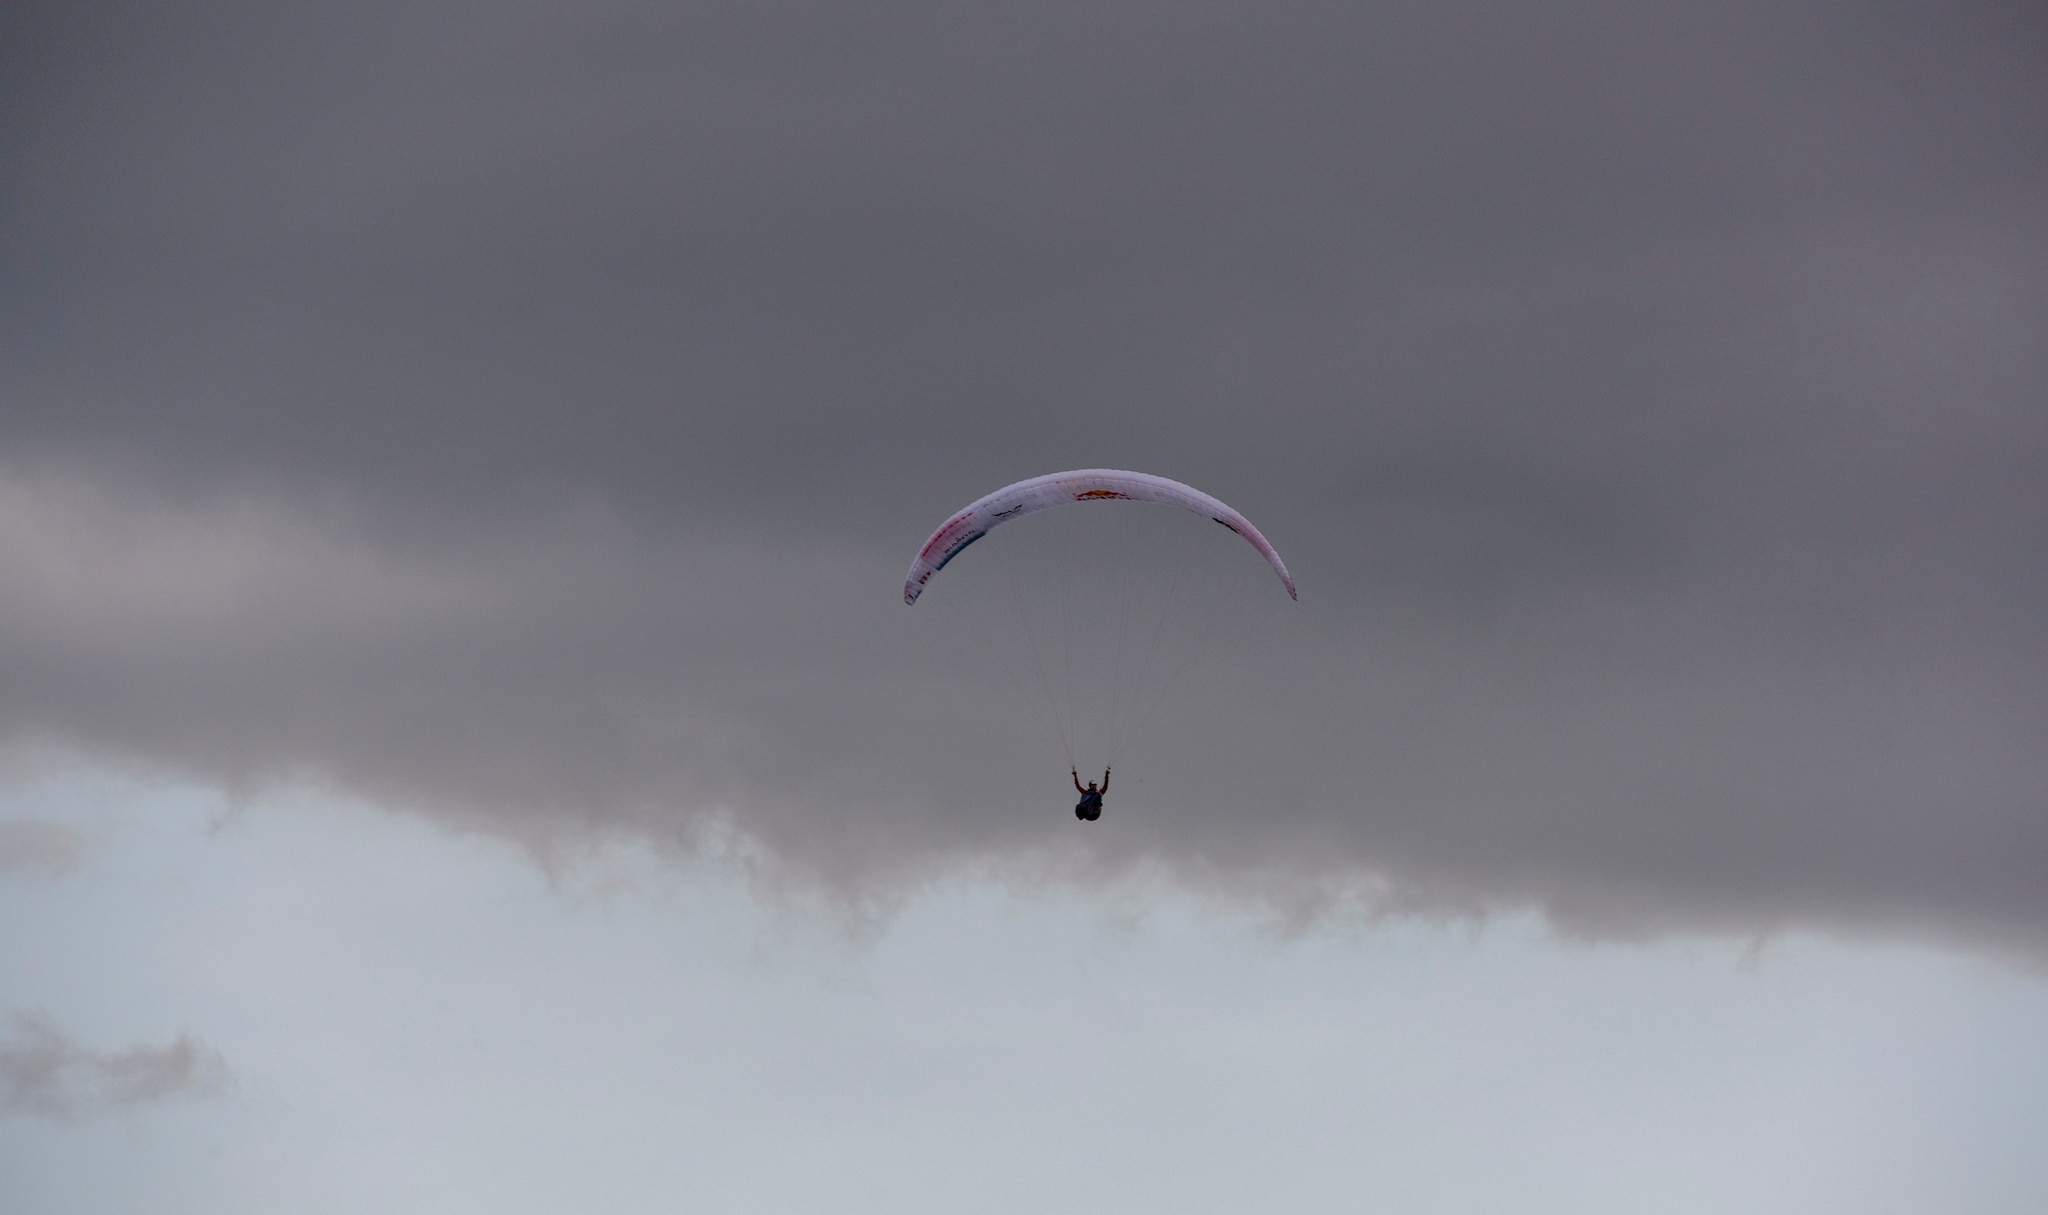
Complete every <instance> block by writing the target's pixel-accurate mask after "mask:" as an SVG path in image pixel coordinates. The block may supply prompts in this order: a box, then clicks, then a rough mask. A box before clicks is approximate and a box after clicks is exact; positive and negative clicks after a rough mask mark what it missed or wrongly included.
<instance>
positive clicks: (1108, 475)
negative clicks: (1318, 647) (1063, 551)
mask: <svg viewBox="0 0 2048 1215" xmlns="http://www.w3.org/2000/svg"><path fill="white" fill-rule="evenodd" d="M1084 502H1156V503H1159V504H1161V505H1164V506H1178V507H1180V508H1181V509H1183V510H1190V511H1193V512H1194V513H1196V514H1198V515H1207V516H1208V517H1209V518H1211V519H1214V520H1215V521H1216V522H1218V523H1221V524H1222V525H1223V526H1225V527H1227V528H1229V529H1230V530H1231V531H1234V532H1236V533H1237V534H1238V535H1240V536H1243V537H1244V538H1245V540H1246V541H1247V542H1249V543H1250V544H1251V546H1252V547H1253V548H1255V549H1257V550H1259V555H1260V556H1262V557H1264V558H1265V559H1266V563H1267V564H1268V565H1271V566H1272V567H1273V572H1274V573H1275V574H1278V575H1279V576H1280V583H1281V585H1282V586H1285V587H1286V588H1287V596H1288V598H1290V599H1293V598H1298V596H1297V595H1296V594H1295V592H1294V578H1293V576H1292V575H1290V574H1289V573H1288V572H1287V565H1286V563H1285V562H1283V561H1281V560H1280V554H1279V553H1277V552H1275V551H1274V550H1273V546H1272V544H1270V543H1269V542H1267V540H1266V537H1265V536H1263V535H1261V534H1260V532H1259V529H1258V528H1256V527H1253V526H1252V521H1251V520H1250V519H1247V518H1245V517H1244V516H1243V515H1241V514H1239V513H1237V512H1236V511H1234V510H1232V509H1231V508H1230V507H1229V506H1227V505H1225V504H1224V503H1223V502H1222V501H1221V500H1219V499H1217V498H1213V497H1211V496H1210V495H1208V494H1205V493H1203V492H1202V491H1201V490H1199V489H1196V488H1195V487H1194V486H1192V485H1183V484H1181V483H1180V482H1179V481H1174V480H1171V479H1169V478H1166V477H1155V476H1153V475H1152V474H1151V473H1141V472H1127V471H1124V470H1121V469H1115V468H1082V469H1076V470H1075V471H1073V472H1059V473H1048V474H1047V475H1045V476H1043V477H1032V478H1031V479H1030V480H1027V481H1019V482H1017V483H1016V484H1014V485H1006V486H1004V487H1003V488H1001V489H999V490H997V491H996V492H994V493H992V494H989V495H987V496H986V497H982V498H977V499H975V500H974V501H973V502H971V503H969V504H968V505H967V507H966V509H964V510H961V511H959V512H957V513H956V514H954V516H953V517H952V518H950V519H948V520H946V521H945V523H943V524H941V525H940V527H939V530H937V531H935V532H933V533H932V534H931V538H930V539H929V540H926V541H925V542H924V547H923V548H920V549H919V550H918V551H917V558H916V559H915V560H913V561H912V562H911V563H910V574H909V576H908V577H907V578H905V579H904V581H903V602H904V603H907V604H908V603H916V602H917V597H918V596H919V595H921V594H923V593H924V587H925V583H927V582H930V581H931V579H932V575H934V574H936V573H938V572H939V571H940V570H942V569H944V568H946V563H947V562H948V561H951V560H952V559H953V558H955V557H957V556H959V555H960V550H962V549H964V548H966V547H967V546H968V545H970V544H972V543H974V542H975V541H976V540H979V539H981V538H982V537H983V536H986V535H987V534H988V533H989V532H990V531H991V530H992V529H994V528H996V527H999V526H1001V525H1002V524H1005V523H1008V522H1010V521H1011V520H1013V519H1021V518H1023V517H1024V516H1026V515H1035V514H1037V513H1038V512H1040V511H1045V510H1051V509H1053V508H1054V507H1059V506H1074V505H1077V504H1079V503H1084Z"/></svg>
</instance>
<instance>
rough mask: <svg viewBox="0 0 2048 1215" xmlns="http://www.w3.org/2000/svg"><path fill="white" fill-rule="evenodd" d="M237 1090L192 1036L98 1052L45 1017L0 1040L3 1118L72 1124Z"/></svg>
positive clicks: (26, 1017)
mask: <svg viewBox="0 0 2048 1215" xmlns="http://www.w3.org/2000/svg"><path fill="white" fill-rule="evenodd" d="M234 1088H235V1078H234V1073H233V1072H232V1071H230V1070H229V1069H228V1065H227V1060H225V1059H223V1058H222V1057H221V1055H220V1052H219V1051H217V1050H215V1049H213V1048H212V1047H211V1046H208V1045H207V1044H206V1043H205V1042H204V1041H202V1040H200V1039H199V1038H196V1037H194V1036H192V1035H191V1034H180V1035H178V1037H177V1038H175V1039H173V1040H172V1041H170V1042H167V1043H165V1044H164V1045H162V1046H150V1045H146V1044H138V1045H135V1046H131V1047H128V1048H127V1049H126V1050H118V1051H96V1050H91V1049H89V1048H87V1047H84V1046H80V1045H79V1044H78V1043H77V1042H74V1041H73V1040H72V1039H71V1038H70V1036H69V1035H67V1034H65V1033H64V1031H63V1030H61V1029H59V1028H58V1027H57V1025H56V1023H55V1022H54V1021H52V1020H50V1018H49V1017H48V1016H47V1015H46V1014H44V1013H40V1012H25V1013H16V1014H15V1015H14V1017H13V1018H12V1022H11V1025H10V1028H9V1032H8V1033H7V1035H6V1036H5V1037H0V1114H23V1115H28V1116H32V1117H39V1118H52V1119H58V1120H70V1119H75V1118H83V1117H90V1116H92V1115H95V1114H104V1113H112V1112H115V1111H118V1110H123V1109H129V1108H133V1107H135V1106H142V1105H151V1104H155V1103H158V1102H163V1101H168V1100H171V1099H174V1098H178V1097H219V1096H225V1095H226V1094H228V1093H230V1092H233V1091H234Z"/></svg>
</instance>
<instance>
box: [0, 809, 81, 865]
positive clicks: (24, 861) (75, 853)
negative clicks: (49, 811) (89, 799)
mask: <svg viewBox="0 0 2048 1215" xmlns="http://www.w3.org/2000/svg"><path fill="white" fill-rule="evenodd" d="M87 846H88V841H87V840H86V838H85V836H83V835H82V834H80V833H79V832H78V831H76V830H73V829H72V828H70V827H66V826H64V825H63V824H61V823H50V822H44V821H42V820H40V819H26V818H25V819H7V820H0V876H4V875H6V874H11V873H24V872H26V873H36V872H40V873H51V874H54V873H64V872H66V871H68V870H70V869H71V868H72V867H73V866H74V865H76V864H78V861H79V858H80V857H82V856H84V855H85V851H86V848H87Z"/></svg>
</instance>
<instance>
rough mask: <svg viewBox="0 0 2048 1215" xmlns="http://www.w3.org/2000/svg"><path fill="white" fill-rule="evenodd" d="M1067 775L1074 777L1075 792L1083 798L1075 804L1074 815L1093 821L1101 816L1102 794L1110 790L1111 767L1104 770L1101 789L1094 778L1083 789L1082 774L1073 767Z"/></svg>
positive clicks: (1068, 770)
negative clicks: (1097, 786) (1096, 785)
mask: <svg viewBox="0 0 2048 1215" xmlns="http://www.w3.org/2000/svg"><path fill="white" fill-rule="evenodd" d="M1067 775H1069V776H1071V777H1073V778H1074V792H1076V793H1078V794H1080V795H1081V800H1080V801H1078V802H1076V803H1075V804H1074V817H1075V818H1078V819H1085V820H1087V821H1088V822H1091V823H1092V822H1094V821H1095V820H1096V819H1098V818H1101V817H1102V795H1103V794H1105V793H1107V792H1109V769H1108V768H1104V769H1103V770H1102V787H1101V788H1100V789H1098V788H1096V787H1095V782H1094V781H1092V780H1091V781H1089V782H1088V787H1087V788H1086V789H1083V788H1082V787H1081V774H1080V772H1078V771H1076V770H1075V769H1073V768H1068V769H1067Z"/></svg>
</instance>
